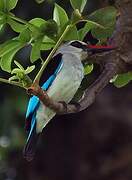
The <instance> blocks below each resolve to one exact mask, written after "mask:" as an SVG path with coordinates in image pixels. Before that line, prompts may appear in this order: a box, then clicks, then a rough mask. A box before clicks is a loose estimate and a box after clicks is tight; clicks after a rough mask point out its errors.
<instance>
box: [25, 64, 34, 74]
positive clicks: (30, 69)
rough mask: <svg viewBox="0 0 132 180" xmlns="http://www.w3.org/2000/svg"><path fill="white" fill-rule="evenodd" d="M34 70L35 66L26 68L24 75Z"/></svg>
mask: <svg viewBox="0 0 132 180" xmlns="http://www.w3.org/2000/svg"><path fill="white" fill-rule="evenodd" d="M34 69H35V65H33V66H30V67H27V69H26V70H25V74H29V73H31V72H32V71H33V70H34Z"/></svg>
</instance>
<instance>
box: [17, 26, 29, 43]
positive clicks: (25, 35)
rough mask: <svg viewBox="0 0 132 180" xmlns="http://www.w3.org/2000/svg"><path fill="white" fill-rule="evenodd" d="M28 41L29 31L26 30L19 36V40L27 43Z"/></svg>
mask: <svg viewBox="0 0 132 180" xmlns="http://www.w3.org/2000/svg"><path fill="white" fill-rule="evenodd" d="M30 39H31V31H30V30H29V29H28V28H27V29H24V30H23V31H22V32H21V33H20V35H19V40H20V41H21V42H25V43H27V42H29V41H30Z"/></svg>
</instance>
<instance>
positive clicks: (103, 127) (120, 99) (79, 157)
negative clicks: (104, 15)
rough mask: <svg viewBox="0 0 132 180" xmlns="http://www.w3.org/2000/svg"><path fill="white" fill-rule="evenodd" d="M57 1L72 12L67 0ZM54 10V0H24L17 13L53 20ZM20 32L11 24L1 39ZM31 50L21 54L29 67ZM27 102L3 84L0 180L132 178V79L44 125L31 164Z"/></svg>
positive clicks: (0, 95) (95, 5)
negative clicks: (25, 150) (26, 151)
mask: <svg viewBox="0 0 132 180" xmlns="http://www.w3.org/2000/svg"><path fill="white" fill-rule="evenodd" d="M56 2H58V3H59V4H60V5H62V7H64V8H65V9H66V10H67V12H68V13H69V14H70V13H71V7H70V4H69V1H68V0H65V1H56ZM98 2H99V1H98V0H97V1H96V0H94V1H93V0H91V1H90V0H89V2H88V5H87V7H86V9H85V13H90V12H92V11H93V10H95V9H96V8H98V7H99V3H98ZM52 10H53V1H51V0H50V1H49V2H48V1H46V2H44V3H43V4H41V5H38V4H36V3H35V2H34V1H33V0H29V1H26V0H19V3H18V6H17V8H16V10H15V11H14V12H15V13H16V15H17V16H19V17H21V18H24V19H27V20H30V19H32V18H35V17H41V18H44V19H49V18H51V16H52ZM9 32H10V33H9ZM15 35H16V34H14V33H13V32H12V31H11V29H10V28H9V27H7V28H6V30H5V32H3V33H1V34H0V41H1V42H3V41H4V40H6V39H9V38H11V37H13V36H15ZM29 51H30V48H29V49H28V50H27V49H24V50H23V51H22V52H21V53H20V55H19V59H20V60H22V64H23V65H25V66H26V65H28V64H29ZM0 75H2V72H0ZM27 102H28V96H27V95H26V93H25V91H24V90H22V89H20V88H16V87H12V86H9V85H5V84H0V180H62V179H63V180H87V179H89V180H131V179H132V110H131V109H132V88H131V84H129V85H127V86H126V87H124V88H121V89H117V88H115V87H114V86H113V85H111V84H110V85H109V86H107V87H106V88H105V89H104V90H103V92H102V93H101V94H100V95H99V96H98V97H97V99H96V102H95V103H94V104H93V105H92V106H91V107H89V108H88V109H87V110H85V111H83V112H81V113H78V114H73V115H64V116H57V117H55V118H54V119H53V120H52V121H51V122H50V123H49V124H48V125H47V126H46V128H45V129H44V131H43V135H42V137H41V141H40V143H39V146H38V150H37V153H36V156H35V159H34V160H33V161H32V162H30V163H29V162H27V161H26V160H25V159H24V158H23V156H22V149H23V146H24V143H25V141H26V133H25V130H24V122H25V112H26V107H27Z"/></svg>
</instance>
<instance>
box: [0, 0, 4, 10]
mask: <svg viewBox="0 0 132 180" xmlns="http://www.w3.org/2000/svg"><path fill="white" fill-rule="evenodd" d="M4 7H5V3H4V0H0V11H3V10H4Z"/></svg>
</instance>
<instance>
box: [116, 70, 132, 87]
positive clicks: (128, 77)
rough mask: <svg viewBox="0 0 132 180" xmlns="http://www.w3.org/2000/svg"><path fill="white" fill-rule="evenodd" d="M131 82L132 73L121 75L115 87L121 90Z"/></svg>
mask: <svg viewBox="0 0 132 180" xmlns="http://www.w3.org/2000/svg"><path fill="white" fill-rule="evenodd" d="M131 80H132V72H128V73H125V74H119V75H118V77H117V78H116V80H115V82H114V85H115V86H116V87H118V88H121V87H123V86H125V85H127V84H128V83H129V82H130V81H131Z"/></svg>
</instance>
